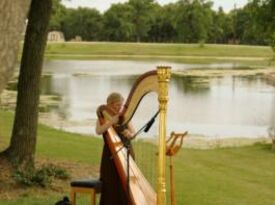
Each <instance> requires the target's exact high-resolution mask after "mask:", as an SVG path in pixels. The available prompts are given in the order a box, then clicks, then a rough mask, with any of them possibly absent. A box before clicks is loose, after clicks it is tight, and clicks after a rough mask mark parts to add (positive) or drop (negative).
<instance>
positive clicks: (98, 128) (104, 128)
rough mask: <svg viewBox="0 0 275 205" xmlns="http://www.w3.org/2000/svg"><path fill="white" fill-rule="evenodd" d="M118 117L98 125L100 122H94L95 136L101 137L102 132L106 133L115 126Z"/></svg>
mask: <svg viewBox="0 0 275 205" xmlns="http://www.w3.org/2000/svg"><path fill="white" fill-rule="evenodd" d="M118 119H119V117H118V115H116V116H114V117H112V118H110V120H107V121H105V123H103V124H100V121H99V120H97V122H96V134H98V135H101V134H103V133H104V132H106V131H107V130H108V129H109V128H110V127H111V126H113V124H116V123H117V122H118Z"/></svg>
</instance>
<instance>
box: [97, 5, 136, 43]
mask: <svg viewBox="0 0 275 205" xmlns="http://www.w3.org/2000/svg"><path fill="white" fill-rule="evenodd" d="M130 18H131V7H130V6H129V5H128V4H113V5H112V6H111V8H110V9H109V10H108V11H106V12H105V13H104V16H103V30H102V36H103V38H104V39H105V40H109V41H133V39H134V25H133V23H132V21H131V19H130Z"/></svg>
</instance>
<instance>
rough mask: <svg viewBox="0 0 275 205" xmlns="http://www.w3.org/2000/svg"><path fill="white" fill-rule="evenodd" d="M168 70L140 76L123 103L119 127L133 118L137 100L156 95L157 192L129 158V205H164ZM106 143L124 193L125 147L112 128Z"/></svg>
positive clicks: (102, 114) (169, 72) (125, 178)
mask: <svg viewBox="0 0 275 205" xmlns="http://www.w3.org/2000/svg"><path fill="white" fill-rule="evenodd" d="M170 70H171V69H170V67H164V66H162V67H158V68H157V71H149V72H147V73H145V74H143V75H141V76H140V77H139V78H138V79H137V81H136V83H135V84H134V86H133V88H132V90H131V91H130V94H129V96H128V98H127V100H126V104H125V108H124V109H123V111H122V113H121V118H120V123H119V124H120V126H125V125H127V123H128V122H129V121H130V120H131V118H132V117H133V115H134V113H135V111H136V109H137V107H138V105H139V103H140V101H141V100H142V98H143V97H144V96H145V95H146V94H147V93H149V92H157V93H158V101H159V110H160V117H159V119H160V123H159V139H158V146H159V147H158V168H157V169H158V171H157V173H158V176H157V189H156V191H155V190H154V189H153V188H152V186H151V185H150V183H149V182H148V181H147V179H146V178H145V177H144V175H143V174H142V172H141V171H140V169H139V168H138V166H137V164H136V163H135V161H134V160H133V159H132V157H131V156H130V159H129V163H130V165H129V167H130V170H129V175H130V176H129V187H130V190H129V200H130V201H129V204H131V205H156V204H157V205H165V204H166V198H165V195H166V184H165V153H166V151H165V149H166V143H165V138H166V112H167V102H168V83H169V80H170V76H171V71H170ZM98 115H101V117H102V116H103V117H104V115H105V114H104V106H103V107H101V108H99V112H98ZM105 134H106V135H107V137H106V139H107V140H106V141H107V144H108V146H109V148H110V150H111V152H112V154H113V156H114V161H115V165H116V168H117V170H118V173H119V176H120V180H121V183H122V185H123V188H124V190H125V192H126V191H127V165H126V163H125V157H126V155H127V150H126V148H124V147H123V143H122V142H121V140H120V138H119V136H118V135H117V133H116V131H115V129H114V128H113V127H111V128H109V129H108V131H107V132H106V133H105Z"/></svg>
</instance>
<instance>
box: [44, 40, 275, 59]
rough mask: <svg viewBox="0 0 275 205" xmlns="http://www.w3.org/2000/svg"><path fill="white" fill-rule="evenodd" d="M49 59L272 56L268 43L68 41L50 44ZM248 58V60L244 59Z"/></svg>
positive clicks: (255, 57) (252, 57)
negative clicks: (201, 44)
mask: <svg viewBox="0 0 275 205" xmlns="http://www.w3.org/2000/svg"><path fill="white" fill-rule="evenodd" d="M45 55H46V57H47V58H54V59H102V58H104V59H106V58H109V59H143V60H144V59H162V60H173V61H183V62H190V61H191V62H215V61H228V60H229V61H230V62H232V61H233V62H235V61H245V62H251V61H252V62H253V63H255V62H258V63H261V62H262V61H264V62H265V61H266V60H267V59H270V58H271V57H272V50H271V49H270V47H268V46H243V45H216V44H206V45H205V46H204V47H200V46H199V45H198V44H169V43H110V42H79V43H75V42H66V43H48V45H47V49H46V53H45ZM241 58H244V59H241Z"/></svg>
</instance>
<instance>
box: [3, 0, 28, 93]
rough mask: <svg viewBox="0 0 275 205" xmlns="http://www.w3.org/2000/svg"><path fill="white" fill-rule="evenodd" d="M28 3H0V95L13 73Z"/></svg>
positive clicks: (10, 0)
mask: <svg viewBox="0 0 275 205" xmlns="http://www.w3.org/2000/svg"><path fill="white" fill-rule="evenodd" d="M30 2H31V0H1V1H0V94H1V92H2V91H3V89H4V87H5V85H6V84H7V82H8V80H9V79H10V78H11V76H12V75H13V72H14V68H15V63H16V58H17V54H18V49H19V42H20V40H21V39H22V36H23V33H24V28H25V22H26V17H27V13H28V10H29V6H30Z"/></svg>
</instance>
